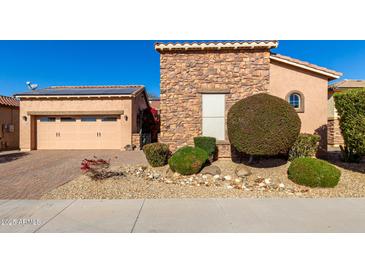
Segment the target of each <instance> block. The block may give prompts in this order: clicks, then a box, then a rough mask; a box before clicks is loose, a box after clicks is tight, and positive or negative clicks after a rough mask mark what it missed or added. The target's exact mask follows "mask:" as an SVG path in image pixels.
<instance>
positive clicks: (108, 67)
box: [0, 40, 365, 95]
mask: <svg viewBox="0 0 365 274" xmlns="http://www.w3.org/2000/svg"><path fill="white" fill-rule="evenodd" d="M154 43H155V41H0V94H2V95H12V94H13V93H15V92H20V91H25V90H26V86H25V82H26V81H32V82H33V83H37V84H39V86H40V88H42V87H43V88H44V87H47V86H51V85H108V84H121V85H127V84H143V85H145V86H146V88H147V90H148V92H150V93H152V94H155V95H158V94H159V77H160V76H159V54H158V53H157V52H156V51H155V50H154V47H153V44H154ZM273 52H277V53H281V54H284V55H288V56H291V57H294V58H298V59H301V60H304V61H308V62H311V63H314V64H316V65H320V66H324V67H327V68H330V69H334V70H337V71H340V72H343V73H344V76H343V78H344V79H365V41H283V40H280V41H279V47H278V48H277V49H275V50H273Z"/></svg>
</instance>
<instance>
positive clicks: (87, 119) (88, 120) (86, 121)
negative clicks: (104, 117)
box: [80, 116, 98, 123]
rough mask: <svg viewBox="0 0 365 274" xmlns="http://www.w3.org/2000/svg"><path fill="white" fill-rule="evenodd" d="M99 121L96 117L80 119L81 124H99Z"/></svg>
mask: <svg viewBox="0 0 365 274" xmlns="http://www.w3.org/2000/svg"><path fill="white" fill-rule="evenodd" d="M85 119H86V120H85ZM90 119H92V120H90ZM97 120H98V118H97V117H94V116H83V117H80V122H82V123H95V122H97Z"/></svg>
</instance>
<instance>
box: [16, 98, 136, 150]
mask: <svg viewBox="0 0 365 274" xmlns="http://www.w3.org/2000/svg"><path fill="white" fill-rule="evenodd" d="M106 110H107V111H123V112H124V114H123V115H121V119H120V122H121V124H120V126H121V136H120V138H121V149H122V148H123V147H124V146H125V145H127V144H131V142H132V117H133V116H132V100H131V99H130V98H126V99H123V98H120V97H118V98H88V99H86V98H77V99H76V98H69V99H43V98H41V99H25V98H24V99H22V100H21V101H20V148H21V149H22V150H30V149H36V128H37V125H36V116H34V115H29V113H28V112H40V111H44V112H47V111H48V112H59V113H62V112H65V113H67V112H78V111H84V112H95V113H97V112H98V111H100V112H103V111H106ZM124 115H127V116H128V117H130V119H127V120H125V119H124ZM64 116H67V115H64ZM116 138H118V136H116Z"/></svg>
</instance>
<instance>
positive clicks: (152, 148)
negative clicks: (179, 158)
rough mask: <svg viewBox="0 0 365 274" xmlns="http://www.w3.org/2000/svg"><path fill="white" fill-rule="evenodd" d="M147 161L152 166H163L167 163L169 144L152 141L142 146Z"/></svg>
mask: <svg viewBox="0 0 365 274" xmlns="http://www.w3.org/2000/svg"><path fill="white" fill-rule="evenodd" d="M143 152H144V154H145V155H146V158H147V161H148V163H149V164H150V165H151V166H153V167H158V166H164V165H166V164H167V159H168V157H169V154H170V151H169V146H168V145H166V144H161V143H152V144H147V145H144V146H143Z"/></svg>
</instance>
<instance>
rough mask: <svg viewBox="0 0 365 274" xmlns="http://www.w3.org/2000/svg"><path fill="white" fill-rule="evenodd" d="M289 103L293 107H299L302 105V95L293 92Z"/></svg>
mask: <svg viewBox="0 0 365 274" xmlns="http://www.w3.org/2000/svg"><path fill="white" fill-rule="evenodd" d="M289 103H290V104H291V106H292V107H293V108H299V107H300V95H299V94H297V93H293V94H291V95H290V97H289Z"/></svg>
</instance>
